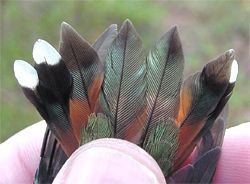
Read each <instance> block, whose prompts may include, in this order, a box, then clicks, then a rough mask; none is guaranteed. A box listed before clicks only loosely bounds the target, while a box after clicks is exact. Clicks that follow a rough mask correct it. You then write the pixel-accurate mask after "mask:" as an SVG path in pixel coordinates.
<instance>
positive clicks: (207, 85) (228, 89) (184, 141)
mask: <svg viewBox="0 0 250 184" xmlns="http://www.w3.org/2000/svg"><path fill="white" fill-rule="evenodd" d="M233 62H235V60H234V53H233V51H231V50H229V51H227V52H226V53H225V54H223V55H221V56H219V57H218V58H216V59H215V60H214V61H212V62H210V63H209V64H207V65H206V66H205V67H204V69H203V71H202V72H201V73H197V74H195V75H193V76H191V77H189V78H188V79H187V80H186V81H185V82H184V84H183V86H182V90H181V102H180V109H179V112H181V113H179V114H178V116H177V118H176V119H177V124H178V125H179V126H180V134H179V148H178V150H177V154H176V163H175V168H178V167H179V165H180V164H181V163H182V162H183V161H184V160H185V159H186V158H187V157H188V156H189V155H190V153H191V152H192V150H193V149H194V147H195V145H196V144H197V142H198V141H199V140H200V138H201V136H203V135H204V134H205V133H206V131H208V130H209V129H210V128H211V126H212V125H213V123H214V121H215V119H216V118H217V117H218V115H219V113H220V112H221V111H222V109H223V107H224V105H225V103H226V102H227V100H228V99H229V96H230V94H231V93H232V90H233V86H234V84H233V83H230V76H231V70H232V63H233ZM186 97H187V98H186ZM182 104H184V105H182ZM183 107H184V108H183ZM183 114H184V116H183Z"/></svg>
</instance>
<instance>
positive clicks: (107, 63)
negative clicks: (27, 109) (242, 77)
mask: <svg viewBox="0 0 250 184" xmlns="http://www.w3.org/2000/svg"><path fill="white" fill-rule="evenodd" d="M59 53H60V54H59ZM59 53H58V52H57V51H56V50H55V49H54V48H53V47H52V46H51V45H50V44H49V43H47V42H46V41H43V40H38V41H37V42H36V43H35V45H34V49H33V57H34V60H35V62H36V64H35V66H34V67H32V66H31V65H29V64H28V63H26V62H24V61H20V60H18V61H16V62H15V64H14V71H15V76H16V78H17V80H18V82H19V84H20V85H21V87H22V90H23V92H24V94H25V96H26V97H27V98H28V99H29V101H30V102H31V103H32V104H33V105H34V106H35V107H36V109H37V110H38V112H39V113H40V114H41V116H42V117H43V118H44V120H45V121H46V123H47V125H48V126H47V130H46V132H45V135H44V140H43V146H42V149H41V161H40V164H39V168H38V169H37V172H36V176H35V180H34V182H35V183H52V182H53V180H54V178H55V176H56V175H57V173H58V171H59V170H60V168H61V167H62V165H63V164H64V163H65V161H66V160H67V159H68V157H69V156H70V155H71V154H72V153H73V152H74V151H75V150H76V149H77V148H78V147H79V146H80V145H83V144H85V143H87V142H90V141H92V140H95V139H99V138H109V137H110V138H111V137H115V138H119V139H125V140H128V141H131V142H133V143H134V144H137V145H138V146H140V147H142V148H143V149H144V150H145V151H147V152H148V153H149V154H150V155H151V156H152V157H153V158H154V159H155V160H156V161H157V163H158V164H159V166H160V168H161V169H162V172H163V173H164V175H165V178H166V181H167V182H168V183H210V182H211V181H212V178H213V175H214V172H215V169H216V165H217V161H218V159H219V156H220V152H221V146H222V142H223V137H224V132H225V123H226V110H225V108H224V106H225V105H226V104H227V102H228V100H229V98H230V96H231V94H232V91H233V88H234V85H235V81H236V76H237V72H238V65H237V62H236V61H235V59H234V51H233V50H229V51H227V52H225V53H224V54H222V55H221V56H219V57H217V58H215V59H214V60H212V61H211V62H209V63H208V64H207V65H206V66H205V67H204V68H203V70H202V71H201V72H197V73H196V74H193V75H191V76H190V77H188V78H187V79H186V80H185V81H184V83H182V74H183V68H184V56H183V51H182V46H181V41H180V38H179V35H178V31H177V28H176V27H173V28H171V29H170V30H169V31H168V32H167V33H166V34H165V35H164V36H163V37H162V38H161V39H160V40H159V41H158V42H157V43H156V44H155V46H154V47H153V49H152V50H151V51H150V52H149V54H148V56H146V54H145V51H144V48H143V44H142V41H141V39H140V36H139V35H138V33H137V32H136V30H135V28H134V26H133V25H132V23H131V22H130V21H129V20H126V21H125V22H124V23H123V24H122V26H121V28H120V30H119V32H117V26H116V25H111V26H109V27H108V28H107V29H106V30H105V31H104V32H103V33H102V34H101V36H100V37H99V38H98V39H97V40H96V42H95V43H94V44H93V45H92V46H91V45H90V44H89V43H88V42H87V41H86V40H85V39H84V38H82V37H81V36H80V35H79V34H78V33H77V32H76V31H75V30H74V29H73V28H72V27H71V26H70V25H68V24H67V23H62V25H61V40H60V47H59ZM223 109H224V110H223ZM191 153H193V154H192V156H191V157H190V155H191ZM188 157H190V158H191V159H190V162H189V163H188V164H186V165H183V164H184V161H185V160H186V159H187V158H188Z"/></svg>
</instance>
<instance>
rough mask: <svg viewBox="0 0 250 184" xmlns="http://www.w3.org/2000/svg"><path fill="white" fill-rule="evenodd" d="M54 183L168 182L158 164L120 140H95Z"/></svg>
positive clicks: (83, 149)
mask: <svg viewBox="0 0 250 184" xmlns="http://www.w3.org/2000/svg"><path fill="white" fill-rule="evenodd" d="M54 183H93V184H95V183H109V184H112V183H138V184H140V183H144V184H147V183H148V184H151V183H155V184H157V183H166V182H165V179H164V176H163V173H162V172H161V169H160V168H159V166H158V164H157V163H156V161H155V160H154V159H153V158H152V157H151V156H150V155H149V154H148V153H146V152H145V151H144V150H143V149H141V148H140V147H138V146H136V145H135V144H132V143H130V142H127V141H124V140H119V139H107V138H106V139H99V140H96V141H92V142H90V143H88V144H86V145H84V146H82V147H80V148H79V149H78V150H77V151H76V152H74V153H73V155H71V157H70V158H69V159H68V160H67V162H66V163H65V164H64V166H63V167H62V169H61V170H60V171H59V173H58V175H57V177H56V178H55V180H54Z"/></svg>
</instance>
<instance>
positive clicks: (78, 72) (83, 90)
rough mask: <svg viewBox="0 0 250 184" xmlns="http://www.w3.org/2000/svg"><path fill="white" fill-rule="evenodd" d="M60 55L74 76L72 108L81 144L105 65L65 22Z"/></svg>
mask: <svg viewBox="0 0 250 184" xmlns="http://www.w3.org/2000/svg"><path fill="white" fill-rule="evenodd" d="M59 52H60V54H61V55H62V59H63V60H64V62H65V64H66V66H67V68H68V70H69V71H70V73H71V75H72V77H73V85H72V92H71V96H70V102H69V109H70V118H71V123H72V126H73V128H74V132H75V134H76V136H77V139H78V141H79V142H80V134H81V128H82V127H84V126H86V124H87V121H88V116H89V115H90V114H91V113H92V112H93V109H94V107H95V103H96V101H97V98H98V95H99V91H100V88H101V85H102V81H103V71H100V70H99V68H102V66H101V65H102V64H101V63H100V61H99V57H98V55H97V53H96V51H95V50H94V49H93V48H92V47H91V46H90V45H89V44H88V43H87V41H85V40H84V39H83V38H82V37H81V36H80V35H79V34H78V33H77V32H76V31H75V30H74V29H73V28H72V27H71V26H70V25H68V24H67V23H62V26H61V41H60V49H59Z"/></svg>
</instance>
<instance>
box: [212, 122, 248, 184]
mask: <svg viewBox="0 0 250 184" xmlns="http://www.w3.org/2000/svg"><path fill="white" fill-rule="evenodd" d="M249 132H250V122H248V123H243V124H241V125H239V126H236V127H232V128H230V129H227V130H226V133H225V137H224V142H223V145H222V153H221V156H220V159H219V162H218V165H217V168H216V173H215V176H214V180H213V182H214V183H248V182H249V180H250V141H249V140H250V134H249Z"/></svg>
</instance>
